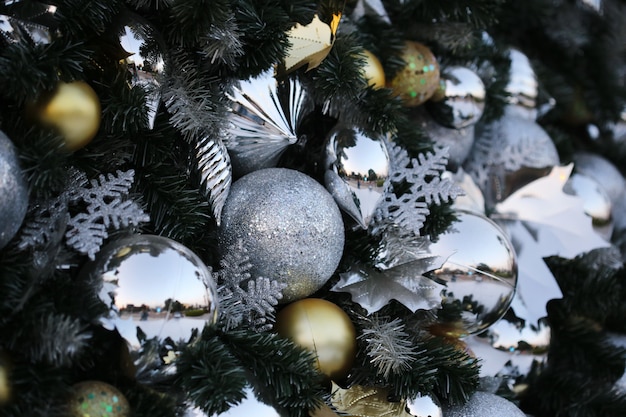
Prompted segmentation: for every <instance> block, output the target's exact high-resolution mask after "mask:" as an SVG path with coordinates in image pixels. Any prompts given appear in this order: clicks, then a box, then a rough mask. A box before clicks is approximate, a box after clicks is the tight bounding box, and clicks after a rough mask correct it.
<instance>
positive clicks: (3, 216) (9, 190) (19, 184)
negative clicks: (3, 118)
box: [0, 131, 28, 249]
mask: <svg viewBox="0 0 626 417" xmlns="http://www.w3.org/2000/svg"><path fill="white" fill-rule="evenodd" d="M0 193H2V198H1V199H0V249H2V248H3V247H4V246H6V244H7V243H9V241H10V240H11V239H12V238H13V236H15V234H16V233H17V231H18V230H19V228H20V226H21V225H22V222H23V221H24V217H25V216H26V210H27V209H28V183H27V181H26V177H25V175H24V173H23V172H22V168H21V167H20V164H19V155H18V153H17V148H16V147H15V146H14V145H13V142H12V141H11V139H9V137H8V136H7V135H5V134H4V132H2V131H0Z"/></svg>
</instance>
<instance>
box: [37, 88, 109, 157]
mask: <svg viewBox="0 0 626 417" xmlns="http://www.w3.org/2000/svg"><path fill="white" fill-rule="evenodd" d="M35 116H36V117H37V118H38V119H39V120H40V121H41V122H42V123H43V124H45V125H47V126H50V127H53V128H55V129H57V130H58V131H59V132H60V134H61V135H62V136H63V139H64V141H65V146H66V148H67V149H69V150H71V151H74V150H77V149H80V148H82V147H84V146H85V145H87V144H88V143H89V142H90V141H91V140H92V139H93V138H94V136H95V135H96V133H97V132H98V128H99V127H100V118H101V110H100V99H99V98H98V95H97V94H96V92H95V91H94V90H93V88H91V87H90V86H89V84H87V83H85V82H83V81H74V82H71V83H60V84H59V85H58V87H57V88H56V89H55V90H54V91H53V92H52V94H50V95H46V96H45V97H42V99H41V100H40V101H39V102H38V103H37V106H36V109H35Z"/></svg>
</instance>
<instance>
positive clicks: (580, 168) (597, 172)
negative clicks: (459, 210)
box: [574, 152, 626, 205]
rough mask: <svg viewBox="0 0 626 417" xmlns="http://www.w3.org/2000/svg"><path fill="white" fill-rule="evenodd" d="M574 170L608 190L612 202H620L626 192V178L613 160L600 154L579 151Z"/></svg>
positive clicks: (614, 203)
mask: <svg viewBox="0 0 626 417" xmlns="http://www.w3.org/2000/svg"><path fill="white" fill-rule="evenodd" d="M574 170H575V172H577V173H579V174H583V175H585V176H587V177H589V178H591V179H593V180H595V181H596V182H597V183H598V185H600V186H601V187H602V189H603V190H604V191H605V192H606V194H607V195H608V197H609V199H610V200H611V204H613V205H616V204H617V203H618V201H619V199H620V198H621V195H622V193H623V192H624V188H625V186H626V180H624V177H623V176H622V174H621V172H620V171H619V170H618V169H617V168H616V167H615V165H613V163H612V162H610V161H609V160H608V159H606V158H604V157H602V156H600V155H596V154H593V153H589V152H577V153H576V154H575V155H574Z"/></svg>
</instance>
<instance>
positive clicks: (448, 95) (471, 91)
mask: <svg viewBox="0 0 626 417" xmlns="http://www.w3.org/2000/svg"><path fill="white" fill-rule="evenodd" d="M441 83H442V86H443V91H442V93H441V94H440V95H439V96H437V97H433V98H432V99H431V100H429V101H428V102H427V103H426V108H427V109H428V111H429V112H430V113H431V114H432V116H433V118H434V119H435V120H436V121H437V122H438V123H440V124H442V125H443V126H446V127H449V128H453V129H462V128H464V127H468V126H471V125H473V124H475V123H476V122H478V120H480V118H481V117H482V115H483V111H484V110H485V97H486V95H485V85H484V84H483V82H482V80H481V79H480V77H479V76H478V75H477V74H476V73H475V72H474V71H472V70H470V69H469V68H465V67H459V66H452V67H448V68H445V69H444V70H442V74H441Z"/></svg>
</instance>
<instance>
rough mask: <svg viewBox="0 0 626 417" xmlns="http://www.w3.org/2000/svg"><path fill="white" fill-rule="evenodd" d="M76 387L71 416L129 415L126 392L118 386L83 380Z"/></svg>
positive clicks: (72, 399) (125, 416) (109, 416)
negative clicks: (121, 390)
mask: <svg viewBox="0 0 626 417" xmlns="http://www.w3.org/2000/svg"><path fill="white" fill-rule="evenodd" d="M72 388H73V389H74V391H73V393H72V398H71V399H70V401H71V402H70V405H69V407H68V409H69V410H68V411H69V414H68V416H69V417H127V416H128V415H130V406H129V405H128V401H127V400H126V397H124V394H122V393H121V392H120V391H119V390H118V389H117V388H115V387H114V386H112V385H109V384H107V383H105V382H101V381H83V382H79V383H78V384H76V385H74V386H73V387H72Z"/></svg>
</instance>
